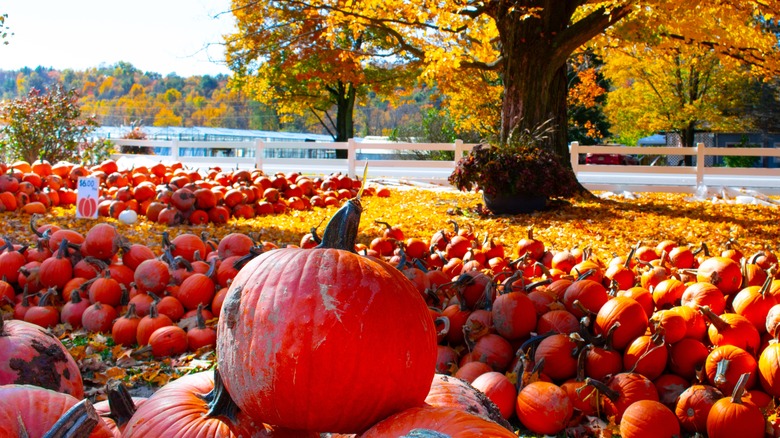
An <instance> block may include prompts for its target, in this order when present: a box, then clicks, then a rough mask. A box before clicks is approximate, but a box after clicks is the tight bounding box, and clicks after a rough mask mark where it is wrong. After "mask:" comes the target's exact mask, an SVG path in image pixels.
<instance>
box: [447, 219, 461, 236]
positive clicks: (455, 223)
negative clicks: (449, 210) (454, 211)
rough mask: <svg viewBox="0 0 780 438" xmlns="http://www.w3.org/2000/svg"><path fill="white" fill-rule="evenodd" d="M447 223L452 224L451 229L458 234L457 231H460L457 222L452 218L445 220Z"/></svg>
mask: <svg viewBox="0 0 780 438" xmlns="http://www.w3.org/2000/svg"><path fill="white" fill-rule="evenodd" d="M447 223H448V224H452V229H453V231H454V233H455V235H457V234H458V232H459V231H460V226H459V225H458V223H457V222H455V220H454V219H449V220H447Z"/></svg>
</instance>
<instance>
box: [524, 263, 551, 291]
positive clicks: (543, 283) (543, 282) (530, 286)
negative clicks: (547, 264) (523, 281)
mask: <svg viewBox="0 0 780 438" xmlns="http://www.w3.org/2000/svg"><path fill="white" fill-rule="evenodd" d="M536 264H537V265H541V263H539V262H537V263H536ZM542 266H544V265H542ZM545 269H546V268H545ZM548 272H549V271H548ZM550 283H552V278H549V277H548V278H545V279H544V280H539V281H535V282H533V283H529V284H527V285H525V287H524V288H523V289H525V291H526V292H531V291H533V290H534V289H536V288H537V287H539V286H546V285H548V284H550Z"/></svg>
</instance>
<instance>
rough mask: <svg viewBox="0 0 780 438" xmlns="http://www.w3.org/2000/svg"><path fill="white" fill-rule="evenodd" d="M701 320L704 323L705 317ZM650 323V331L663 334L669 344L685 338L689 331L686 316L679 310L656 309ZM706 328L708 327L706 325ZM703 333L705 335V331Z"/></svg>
mask: <svg viewBox="0 0 780 438" xmlns="http://www.w3.org/2000/svg"><path fill="white" fill-rule="evenodd" d="M701 322H702V323H703V322H704V319H702V320H701ZM649 323H650V333H653V334H658V335H659V336H663V338H664V341H665V342H666V343H669V344H674V343H676V342H677V341H679V340H680V339H682V338H684V337H685V335H686V334H687V332H688V324H686V321H685V318H683V316H682V315H681V314H680V313H679V312H676V311H673V310H671V309H666V310H658V311H656V312H655V313H654V314H653V316H652V317H651V318H650V321H649ZM704 328H705V329H706V326H704ZM701 334H702V335H703V334H704V331H702V333H701Z"/></svg>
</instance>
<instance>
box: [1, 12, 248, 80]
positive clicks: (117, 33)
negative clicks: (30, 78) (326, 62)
mask: <svg viewBox="0 0 780 438" xmlns="http://www.w3.org/2000/svg"><path fill="white" fill-rule="evenodd" d="M229 8H230V0H156V1H154V0H134V1H132V2H124V1H111V0H108V1H107V0H10V1H9V0H6V1H0V14H3V13H5V14H8V18H7V19H6V22H5V24H6V26H8V27H9V32H12V33H13V35H9V36H8V37H7V38H6V41H8V45H2V44H0V70H18V69H20V68H22V67H30V68H35V67H38V66H43V67H52V68H55V69H57V70H64V69H66V68H70V69H74V70H86V69H87V68H91V67H99V66H100V65H113V64H115V63H117V62H119V61H124V62H129V63H130V64H132V65H133V66H134V67H136V68H137V69H139V70H141V71H144V72H155V73H160V74H162V75H163V76H166V75H168V74H170V73H176V74H177V75H179V76H182V77H187V76H194V75H206V74H209V75H216V74H220V73H224V74H230V71H229V70H228V68H227V67H226V66H225V65H224V50H223V48H222V46H221V44H220V43H221V42H222V35H224V34H227V33H231V32H232V30H233V26H234V20H233V16H232V14H230V13H229V12H227V11H229ZM223 12H224V13H223ZM220 13H222V14H220ZM215 17H216V18H215Z"/></svg>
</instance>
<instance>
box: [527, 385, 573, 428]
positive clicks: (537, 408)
mask: <svg viewBox="0 0 780 438" xmlns="http://www.w3.org/2000/svg"><path fill="white" fill-rule="evenodd" d="M515 409H516V412H517V418H519V419H520V422H521V423H523V425H524V426H525V427H527V428H528V429H529V430H530V431H531V432H534V433H539V434H545V435H555V434H557V433H559V432H561V431H562V430H563V429H564V428H565V427H566V425H567V424H568V422H569V419H571V416H572V414H573V412H574V411H573V407H572V404H571V400H570V399H569V395H568V394H567V393H566V391H565V390H564V389H562V388H561V387H559V386H558V385H555V384H554V383H549V382H544V381H541V380H540V381H537V382H533V383H530V384H529V385H527V386H525V387H524V388H523V389H522V390H521V391H520V392H519V393H518V394H517V404H516V406H515Z"/></svg>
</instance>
